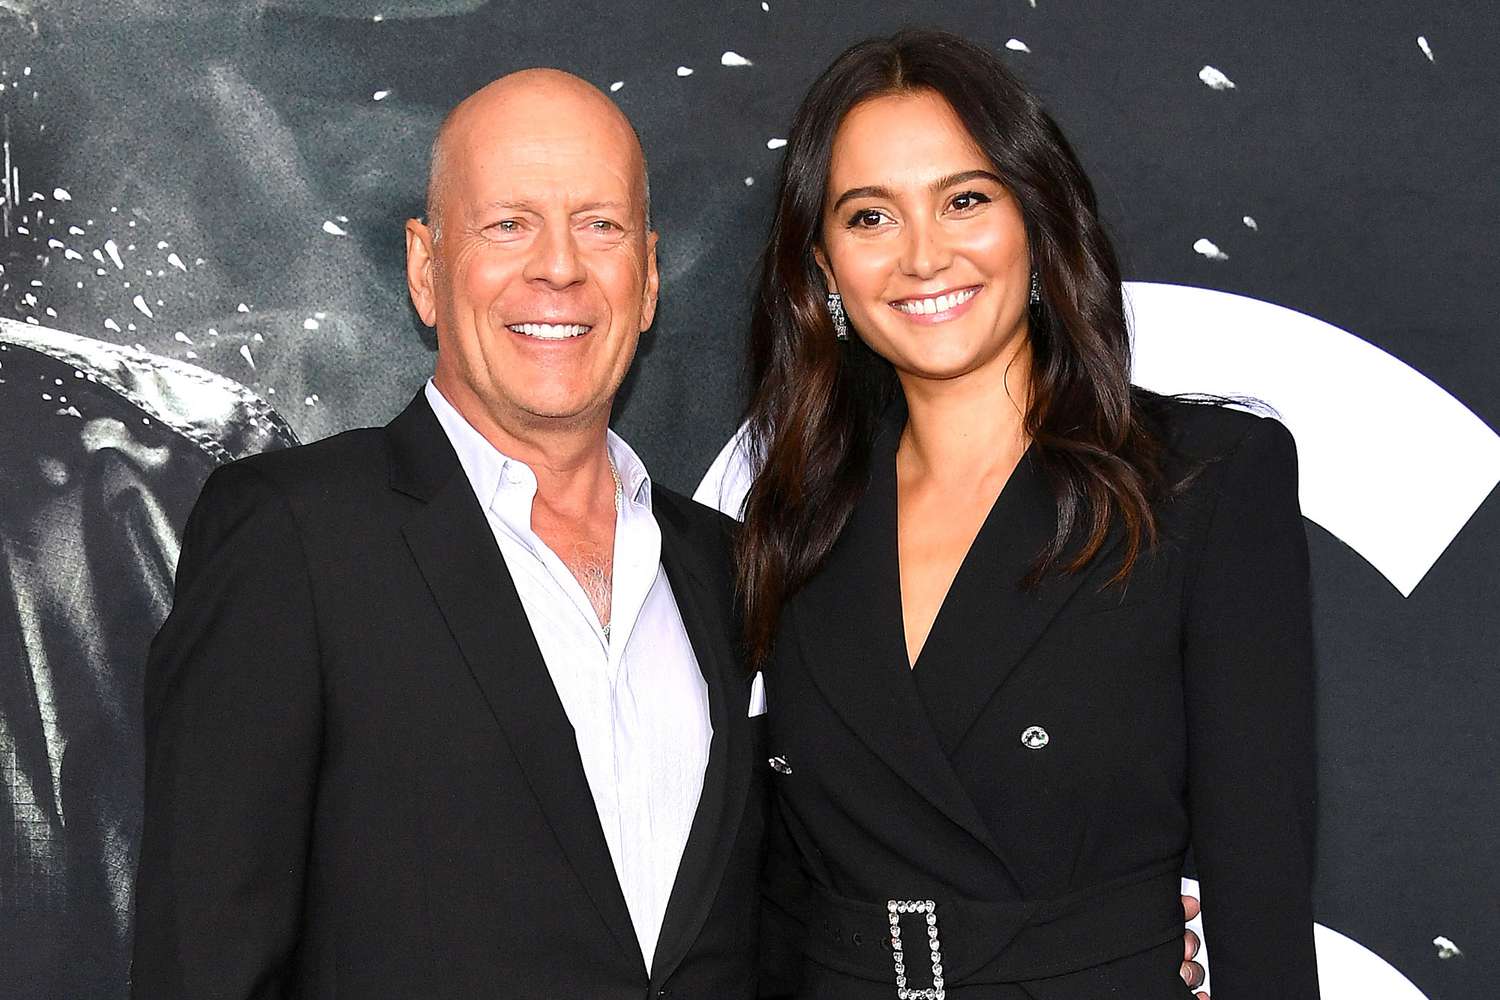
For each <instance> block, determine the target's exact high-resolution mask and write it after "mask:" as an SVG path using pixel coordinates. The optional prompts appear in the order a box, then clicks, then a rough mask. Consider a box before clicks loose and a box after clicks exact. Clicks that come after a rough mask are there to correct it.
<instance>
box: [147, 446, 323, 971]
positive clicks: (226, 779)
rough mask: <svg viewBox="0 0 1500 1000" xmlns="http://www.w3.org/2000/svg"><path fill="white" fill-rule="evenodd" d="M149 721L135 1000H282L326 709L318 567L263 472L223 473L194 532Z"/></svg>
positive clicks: (154, 656) (157, 646) (161, 645)
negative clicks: (312, 566)
mask: <svg viewBox="0 0 1500 1000" xmlns="http://www.w3.org/2000/svg"><path fill="white" fill-rule="evenodd" d="M145 709H146V711H145V717H146V802H145V813H144V819H143V828H142V834H141V854H140V866H139V870H138V874H137V878H136V897H135V941H134V952H133V960H132V970H131V996H132V997H134V998H137V1000H148V998H149V1000H177V998H184V1000H185V998H198V997H219V998H224V1000H241V998H243V1000H251V998H255V1000H262V998H279V997H282V996H284V995H286V993H287V991H288V990H289V989H290V986H289V982H290V978H291V969H290V965H291V962H292V961H293V956H294V952H295V949H296V945H297V934H298V926H299V922H300V919H301V914H302V897H303V874H304V870H305V868H306V864H307V857H306V856H307V848H308V842H309V828H310V825H311V820H312V811H313V804H314V799H315V795H314V785H315V782H316V776H317V768H318V756H319V742H320V718H321V713H322V704H321V687H320V681H319V667H318V635H317V626H316V620H315V615H314V609H313V596H312V589H311V584H310V581H309V577H308V571H307V560H306V556H305V554H304V552H303V549H302V544H301V541H300V538H299V535H298V531H297V528H296V525H295V523H294V520H293V515H292V510H291V508H290V506H289V504H288V502H287V501H286V499H285V498H284V497H283V496H281V495H280V494H279V493H278V492H277V490H276V489H274V488H273V487H272V485H271V484H270V481H269V480H267V479H266V478H265V477H264V476H263V475H262V474H261V473H259V472H257V471H256V470H255V469H254V468H253V467H250V466H247V465H245V464H243V463H238V464H235V465H230V466H225V467H223V468H221V469H219V470H217V471H216V472H215V473H214V474H213V475H212V476H211V477H210V478H209V481H208V483H207V484H206V485H205V487H204V489H203V493H202V495H201V496H200V497H199V500H198V503H197V505H196V506H195V507H194V509H193V512H192V514H191V515H190V516H189V519H188V524H187V528H186V531H185V533H184V540H183V547H182V553H181V557H180V559H179V561H178V569H177V578H176V590H175V597H174V602H173V607H172V612H171V614H170V615H169V616H168V618H167V621H166V623H165V624H164V625H163V626H162V628H161V631H160V632H159V633H158V634H157V636H156V639H155V641H154V642H153V643H152V645H151V652H150V656H149V659H148V662H147V667H146V705H145Z"/></svg>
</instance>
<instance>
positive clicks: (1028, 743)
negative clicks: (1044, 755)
mask: <svg viewBox="0 0 1500 1000" xmlns="http://www.w3.org/2000/svg"><path fill="white" fill-rule="evenodd" d="M1051 741H1052V737H1050V736H1048V735H1047V730H1045V729H1043V728H1042V727H1041V726H1027V727H1026V730H1025V732H1023V733H1021V745H1022V746H1023V747H1025V748H1026V749H1027V750H1040V749H1041V748H1042V747H1044V746H1046V745H1047V744H1048V743H1050V742H1051Z"/></svg>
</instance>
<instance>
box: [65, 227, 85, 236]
mask: <svg viewBox="0 0 1500 1000" xmlns="http://www.w3.org/2000/svg"><path fill="white" fill-rule="evenodd" d="M68 235H69V236H86V235H88V234H87V233H85V232H84V231H83V230H82V229H79V228H78V227H77V226H69V227H68Z"/></svg>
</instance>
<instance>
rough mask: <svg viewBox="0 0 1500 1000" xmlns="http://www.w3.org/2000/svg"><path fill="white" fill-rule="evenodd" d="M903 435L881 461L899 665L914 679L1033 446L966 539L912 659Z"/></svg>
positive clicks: (1012, 469)
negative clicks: (904, 564) (904, 556)
mask: <svg viewBox="0 0 1500 1000" xmlns="http://www.w3.org/2000/svg"><path fill="white" fill-rule="evenodd" d="M903 433H904V427H898V428H897V430H896V433H895V443H894V445H893V446H892V447H891V448H890V450H889V452H888V453H887V454H886V455H884V456H882V458H883V459H884V461H885V462H886V469H885V470H884V471H885V473H886V476H887V485H888V488H889V489H890V497H891V504H890V516H891V525H890V532H891V540H892V548H893V550H894V556H895V567H896V574H895V576H896V606H897V611H898V623H897V624H898V628H897V633H898V635H897V638H898V640H899V642H900V652H901V664H902V665H903V666H904V667H905V668H906V671H907V673H909V674H911V675H912V676H913V677H915V676H916V673H917V668H918V667H919V666H921V664H922V660H923V658H924V656H925V655H926V653H927V651H928V650H929V649H931V648H932V641H933V638H934V637H935V636H937V635H938V630H939V628H940V627H941V626H942V625H943V624H944V622H945V619H946V617H947V616H948V610H949V608H950V606H951V605H952V603H953V602H952V600H951V598H952V597H953V595H954V592H955V591H957V590H958V589H959V586H960V584H961V583H962V582H963V580H964V578H965V577H967V576H970V575H972V573H971V572H970V571H969V570H970V564H971V563H972V561H973V560H974V553H975V550H977V549H979V548H980V547H981V543H982V542H983V541H984V539H985V536H986V535H987V534H990V533H991V532H992V527H993V525H994V523H995V522H996V521H997V514H998V513H999V511H1000V508H1001V506H1002V502H1003V501H1004V500H1005V499H1006V497H1007V495H1008V494H1010V493H1013V492H1014V491H1013V490H1012V489H1011V484H1013V483H1014V482H1015V481H1016V477H1017V475H1018V474H1019V473H1020V472H1021V467H1022V466H1023V465H1024V464H1025V463H1026V462H1027V461H1028V460H1029V458H1030V455H1031V447H1032V445H1031V443H1030V442H1028V443H1027V445H1026V448H1025V449H1024V450H1023V451H1022V452H1021V456H1020V458H1018V459H1017V460H1016V464H1015V465H1014V466H1013V467H1012V468H1011V470H1010V474H1009V475H1007V476H1006V477H1005V482H1004V483H1003V484H1001V486H1000V491H999V492H998V493H996V494H995V499H994V500H992V501H990V505H989V507H988V508H987V509H986V511H985V515H984V518H983V519H982V520H981V521H980V522H979V527H978V528H977V529H976V530H975V532H974V537H973V538H971V539H969V544H968V547H967V548H965V549H964V554H963V556H962V557H961V558H960V559H959V561H958V565H957V567H955V569H954V571H953V576H952V577H950V578H949V580H948V586H947V587H946V588H945V589H944V590H943V596H942V598H941V599H940V600H939V601H938V606H937V611H936V612H935V613H934V614H933V616H932V622H931V623H930V624H929V625H928V627H927V635H926V636H925V637H924V638H923V639H922V645H921V646H920V647H919V648H918V649H917V655H916V658H915V659H913V658H912V656H911V652H910V647H909V644H908V642H907V635H908V631H907V621H906V587H905V584H904V582H903V578H902V568H901V478H900V475H899V473H898V471H897V467H896V455H897V452H898V451H899V450H900V446H901V436H902V434H903ZM929 659H930V657H929Z"/></svg>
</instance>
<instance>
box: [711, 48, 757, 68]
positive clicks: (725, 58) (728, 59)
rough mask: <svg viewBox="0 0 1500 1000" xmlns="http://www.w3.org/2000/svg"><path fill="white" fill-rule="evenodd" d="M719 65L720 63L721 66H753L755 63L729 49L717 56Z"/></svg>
mask: <svg viewBox="0 0 1500 1000" xmlns="http://www.w3.org/2000/svg"><path fill="white" fill-rule="evenodd" d="M719 65H721V66H754V65H755V64H754V63H753V62H751V61H750V60H749V59H746V58H745V57H744V56H742V55H740V54H739V53H738V52H734V51H732V50H731V51H729V52H725V53H724V54H723V55H722V56H720V57H719Z"/></svg>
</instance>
